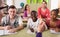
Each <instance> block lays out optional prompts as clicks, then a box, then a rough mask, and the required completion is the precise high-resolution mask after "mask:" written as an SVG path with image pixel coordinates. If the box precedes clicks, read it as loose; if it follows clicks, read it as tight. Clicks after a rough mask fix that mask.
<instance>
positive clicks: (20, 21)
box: [18, 17, 23, 26]
mask: <svg viewBox="0 0 60 37" xmlns="http://www.w3.org/2000/svg"><path fill="white" fill-rule="evenodd" d="M18 22H19V25H20V26H22V25H23V21H22V18H21V17H19V20H18Z"/></svg>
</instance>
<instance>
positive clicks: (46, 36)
mask: <svg viewBox="0 0 60 37" xmlns="http://www.w3.org/2000/svg"><path fill="white" fill-rule="evenodd" d="M0 37H35V34H34V35H33V34H28V33H27V29H26V28H24V29H23V30H21V31H19V32H18V33H16V34H12V35H6V36H0ZM43 37H60V34H51V33H50V32H49V30H47V31H44V32H43Z"/></svg>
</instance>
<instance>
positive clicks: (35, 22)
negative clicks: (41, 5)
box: [27, 11, 44, 33]
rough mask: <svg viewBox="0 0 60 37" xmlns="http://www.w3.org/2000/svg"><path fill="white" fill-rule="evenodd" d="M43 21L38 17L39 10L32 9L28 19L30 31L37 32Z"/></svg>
mask: <svg viewBox="0 0 60 37" xmlns="http://www.w3.org/2000/svg"><path fill="white" fill-rule="evenodd" d="M42 22H43V21H42V20H40V19H38V18H37V12H36V11H31V18H29V19H28V23H27V27H28V29H29V30H30V32H32V33H34V32H37V28H38V26H39V25H40V23H42ZM43 23H44V22H43Z"/></svg>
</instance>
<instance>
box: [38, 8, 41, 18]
mask: <svg viewBox="0 0 60 37" xmlns="http://www.w3.org/2000/svg"><path fill="white" fill-rule="evenodd" d="M40 12H41V10H40V8H38V18H40Z"/></svg>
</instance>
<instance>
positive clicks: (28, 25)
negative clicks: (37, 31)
mask: <svg viewBox="0 0 60 37" xmlns="http://www.w3.org/2000/svg"><path fill="white" fill-rule="evenodd" d="M30 22H31V20H30V19H28V23H27V28H28V29H29V28H30Z"/></svg>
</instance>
